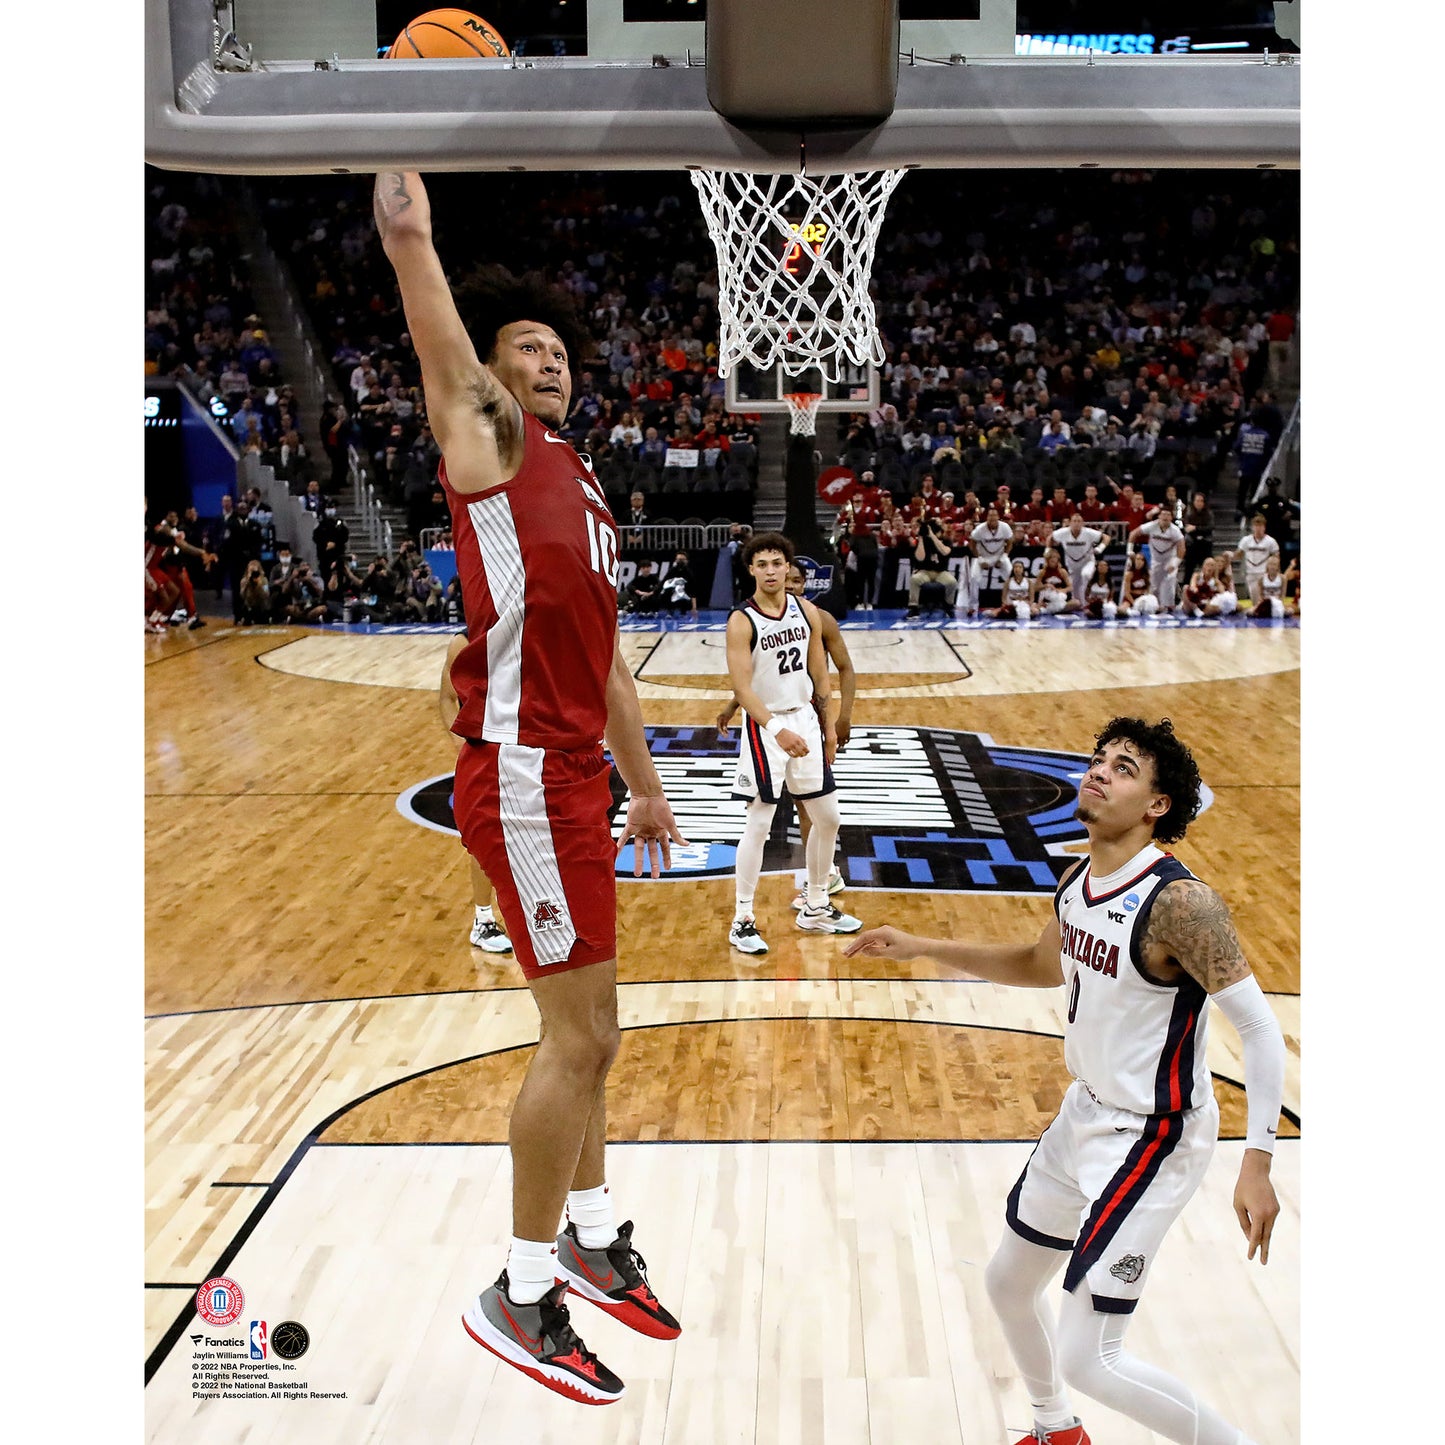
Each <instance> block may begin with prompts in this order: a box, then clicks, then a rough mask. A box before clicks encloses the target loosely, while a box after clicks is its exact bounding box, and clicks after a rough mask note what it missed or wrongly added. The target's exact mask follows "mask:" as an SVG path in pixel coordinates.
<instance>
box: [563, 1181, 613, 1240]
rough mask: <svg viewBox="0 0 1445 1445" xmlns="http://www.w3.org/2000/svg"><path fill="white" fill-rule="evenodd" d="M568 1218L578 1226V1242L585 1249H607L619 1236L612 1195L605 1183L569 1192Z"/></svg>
mask: <svg viewBox="0 0 1445 1445" xmlns="http://www.w3.org/2000/svg"><path fill="white" fill-rule="evenodd" d="M567 1218H568V1220H569V1222H571V1223H572V1224H575V1225H576V1226H577V1242H578V1244H580V1245H581V1246H582V1247H583V1248H584V1249H606V1248H607V1246H608V1245H609V1244H611V1243H612V1241H613V1240H614V1239H616V1238H617V1225H616V1224H615V1223H614V1222H613V1217H612V1196H611V1194H609V1193H608V1191H607V1186H606V1185H605V1184H599V1185H598V1186H597V1187H596V1188H595V1189H573V1190H570V1191H569V1192H568V1194H567Z"/></svg>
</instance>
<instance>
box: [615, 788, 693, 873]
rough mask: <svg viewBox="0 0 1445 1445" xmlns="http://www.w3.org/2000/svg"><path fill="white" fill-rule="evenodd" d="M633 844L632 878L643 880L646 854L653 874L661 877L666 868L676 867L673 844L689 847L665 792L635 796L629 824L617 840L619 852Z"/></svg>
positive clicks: (630, 808) (629, 809) (631, 804)
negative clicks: (679, 829) (643, 863)
mask: <svg viewBox="0 0 1445 1445" xmlns="http://www.w3.org/2000/svg"><path fill="white" fill-rule="evenodd" d="M629 843H631V844H632V876H633V877H634V878H641V877H642V859H643V856H644V854H645V855H646V857H647V861H648V864H649V875H650V876H651V877H653V878H657V877H659V876H660V874H661V870H662V869H663V868H670V867H672V845H673V844H674V843H677V844H680V845H681V846H682V847H684V848H686V847H687V839H686V838H684V837H683V836H682V834H681V833H680V832H679V831H678V828H677V822H676V820H675V819H674V818H673V816H672V805H671V804H670V803H669V802H668V801H667V799H666V798H665V797H663V795H662V794H661V793H658V794H656V795H655V796H653V797H647V798H637V797H634V798H633V799H632V800H631V801H630V802H629V803H628V804H627V821H626V823H624V824H623V827H622V836H621V837H620V838H619V839H618V840H617V852H618V854H619V855H620V854H621V853H622V850H623V849H624V848H625V847H626V846H627V845H628V844H629Z"/></svg>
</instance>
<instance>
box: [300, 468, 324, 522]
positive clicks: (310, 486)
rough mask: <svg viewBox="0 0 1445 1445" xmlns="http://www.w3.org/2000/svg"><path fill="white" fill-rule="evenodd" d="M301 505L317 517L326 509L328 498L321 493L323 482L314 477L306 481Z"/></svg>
mask: <svg viewBox="0 0 1445 1445" xmlns="http://www.w3.org/2000/svg"><path fill="white" fill-rule="evenodd" d="M301 505H302V506H303V507H304V508H305V509H306V510H307V511H308V512H311V513H312V514H313V515H315V516H317V517H319V516H320V515H321V513H322V512H323V511H325V509H326V498H325V497H323V496H322V495H321V483H320V482H318V481H317V480H316V479H315V478H314V477H313V478H312V479H311V480H310V481H309V482H307V483H306V490H305V492H303V493H302V496H301Z"/></svg>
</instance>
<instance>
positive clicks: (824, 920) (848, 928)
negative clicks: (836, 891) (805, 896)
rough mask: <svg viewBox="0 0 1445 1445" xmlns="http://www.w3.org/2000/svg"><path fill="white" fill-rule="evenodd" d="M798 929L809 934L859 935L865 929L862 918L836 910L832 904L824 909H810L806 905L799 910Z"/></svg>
mask: <svg viewBox="0 0 1445 1445" xmlns="http://www.w3.org/2000/svg"><path fill="white" fill-rule="evenodd" d="M797 921H798V927H799V928H802V929H806V930H807V931H808V932H809V933H857V932H858V930H859V929H860V928H862V927H863V920H862V919H861V918H854V917H853V916H852V914H850V913H844V912H843V911H842V910H841V909H838V908H834V907H833V905H832V904H831V903H829V904H828V905H827V906H826V907H823V908H809V907H808V906H807V904H804V905H803V907H802V908H800V909H799V910H798V920H797Z"/></svg>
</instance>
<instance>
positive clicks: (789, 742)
mask: <svg viewBox="0 0 1445 1445" xmlns="http://www.w3.org/2000/svg"><path fill="white" fill-rule="evenodd" d="M777 744H778V746H779V747H780V748H782V750H783V751H784V752H785V753H787V755H788V756H789V757H790V758H805V757H807V756H808V744H807V741H806V740H805V739H804V738H803V736H802V734H801V733H795V732H794V731H793V730H792V729H791V728H779V729H778V734H777Z"/></svg>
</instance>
